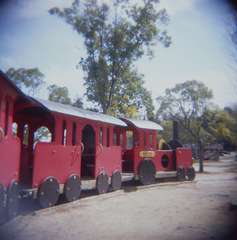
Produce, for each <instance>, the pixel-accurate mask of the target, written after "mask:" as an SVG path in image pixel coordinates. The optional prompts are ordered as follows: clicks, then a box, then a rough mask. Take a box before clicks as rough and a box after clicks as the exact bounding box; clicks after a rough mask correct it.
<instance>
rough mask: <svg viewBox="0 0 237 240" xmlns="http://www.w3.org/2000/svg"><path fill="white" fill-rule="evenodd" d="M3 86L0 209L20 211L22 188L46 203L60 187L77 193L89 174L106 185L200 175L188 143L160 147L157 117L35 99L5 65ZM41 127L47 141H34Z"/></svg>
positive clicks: (70, 195)
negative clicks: (119, 115)
mask: <svg viewBox="0 0 237 240" xmlns="http://www.w3.org/2000/svg"><path fill="white" fill-rule="evenodd" d="M0 86H1V88H0V152H1V155H0V169H1V170H0V216H6V215H7V216H9V217H12V216H14V215H15V214H16V213H17V207H18V199H19V196H32V197H33V198H37V199H38V201H39V203H40V205H41V206H42V207H49V206H52V205H55V204H56V203H57V201H58V198H59V195H60V194H63V195H64V197H65V199H66V200H67V201H73V200H76V199H78V198H79V197H80V193H81V190H82V189H83V184H84V183H86V182H88V181H92V182H93V181H94V184H95V188H96V190H97V192H98V193H105V192H107V191H108V189H109V187H111V189H112V190H118V189H120V188H121V184H122V182H123V181H125V180H128V179H132V178H134V179H138V180H139V181H140V182H141V183H142V184H152V183H154V182H155V179H156V178H159V177H164V176H173V177H178V179H179V180H185V178H188V179H189V180H193V179H194V177H195V171H194V169H193V167H192V153H191V150H190V149H185V148H182V146H180V145H177V144H176V146H174V147H173V149H170V150H159V149H157V131H158V130H161V127H160V126H159V125H158V124H156V123H154V122H151V121H145V120H144V121H143V120H133V119H125V118H124V119H123V118H122V119H118V118H115V117H112V116H109V115H104V114H100V113H95V112H91V111H87V110H83V109H78V108H74V107H71V106H68V105H63V104H59V103H54V102H50V101H45V100H39V99H34V98H31V97H29V96H26V95H24V94H23V93H22V92H21V91H20V90H19V89H18V88H17V87H16V86H15V85H14V84H13V83H12V82H11V81H10V80H9V79H8V78H7V77H6V75H5V74H3V73H2V72H0ZM12 126H14V128H13V127H12ZM41 127H44V128H47V129H48V130H49V132H50V136H51V139H50V141H49V142H37V141H36V132H37V129H41ZM16 128H17V130H16ZM47 140H49V138H47ZM171 145H172V144H171ZM173 145H175V144H173Z"/></svg>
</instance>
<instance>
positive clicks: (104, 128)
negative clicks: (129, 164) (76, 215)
mask: <svg viewBox="0 0 237 240" xmlns="http://www.w3.org/2000/svg"><path fill="white" fill-rule="evenodd" d="M15 121H16V122H17V123H18V137H19V138H20V139H22V148H21V172H20V181H21V183H22V184H24V185H25V189H29V190H27V191H28V192H30V193H33V194H36V193H37V197H38V199H39V202H40V204H41V206H42V207H48V206H51V205H54V204H55V203H56V202H57V200H58V197H59V194H60V193H64V195H65V197H66V199H67V200H68V201H72V200H75V199H77V198H79V196H80V192H81V181H83V180H88V179H96V189H97V191H98V193H104V192H107V190H108V187H109V182H111V184H112V188H113V190H116V189H118V188H120V186H121V170H122V169H121V147H120V146H119V142H118V141H117V138H118V136H117V128H118V127H119V128H121V127H126V124H125V123H124V122H123V121H121V120H120V119H117V118H114V117H112V116H108V115H104V114H100V113H95V112H91V111H86V110H82V109H78V108H74V107H71V106H67V105H64V104H59V103H54V102H50V101H45V100H35V99H33V98H31V99H29V102H28V103H26V104H22V105H21V106H18V107H17V109H16V110H15ZM25 126H27V129H28V130H27V134H26V131H25V130H24V128H25ZM42 126H44V127H47V129H49V131H50V132H51V135H52V140H51V142H48V143H45V142H43V143H42V142H38V143H35V141H34V133H35V132H36V130H37V129H39V128H40V127H42ZM24 135H25V136H24ZM26 137H27V139H26Z"/></svg>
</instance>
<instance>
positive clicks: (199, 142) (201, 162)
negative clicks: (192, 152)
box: [198, 140, 204, 173]
mask: <svg viewBox="0 0 237 240" xmlns="http://www.w3.org/2000/svg"><path fill="white" fill-rule="evenodd" d="M198 149H199V172H200V173H202V172H203V171H204V168H203V159H204V152H203V144H202V141H201V140H198Z"/></svg>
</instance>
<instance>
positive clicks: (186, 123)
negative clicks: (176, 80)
mask: <svg viewBox="0 0 237 240" xmlns="http://www.w3.org/2000/svg"><path fill="white" fill-rule="evenodd" d="M212 97H213V94H212V91H211V90H209V89H208V88H207V87H206V86H205V85H204V84H203V83H202V82H199V81H196V80H191V81H186V82H184V83H180V84H176V85H175V87H174V88H168V89H166V90H165V95H164V96H161V97H158V98H157V102H158V104H159V109H158V111H157V117H158V118H159V117H163V118H164V119H171V120H175V121H177V122H178V124H179V126H181V127H182V128H183V129H184V130H186V131H187V132H188V133H189V135H190V136H191V137H192V138H193V140H194V141H195V142H196V144H197V145H198V146H199V150H200V154H199V163H200V165H199V171H200V172H203V142H204V140H205V138H206V137H207V135H209V134H208V133H207V132H206V131H205V130H204V128H203V125H205V123H206V119H205V114H204V113H205V111H207V109H208V107H209V105H210V100H211V99H212Z"/></svg>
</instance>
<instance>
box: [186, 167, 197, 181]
mask: <svg viewBox="0 0 237 240" xmlns="http://www.w3.org/2000/svg"><path fill="white" fill-rule="evenodd" d="M186 176H187V179H188V180H189V181H193V180H194V178H195V177H196V173H195V169H194V168H193V167H190V168H188V169H187V173H186Z"/></svg>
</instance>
